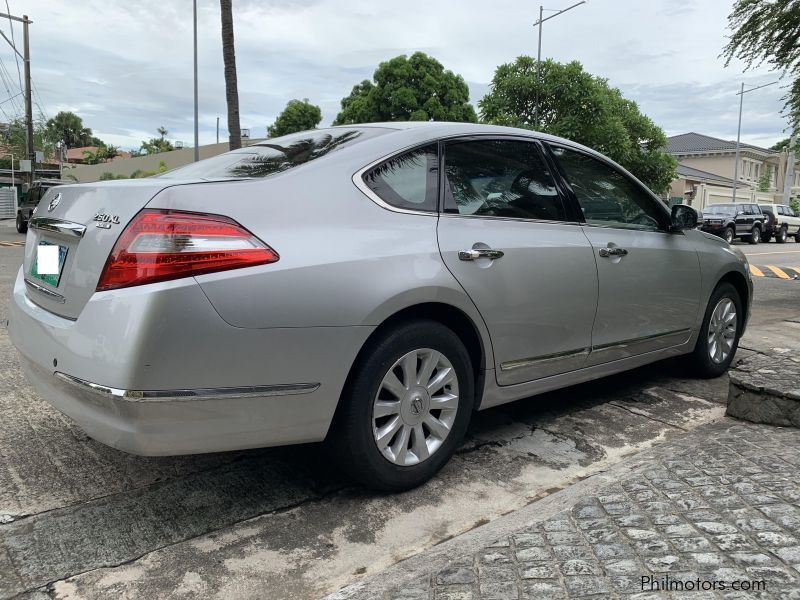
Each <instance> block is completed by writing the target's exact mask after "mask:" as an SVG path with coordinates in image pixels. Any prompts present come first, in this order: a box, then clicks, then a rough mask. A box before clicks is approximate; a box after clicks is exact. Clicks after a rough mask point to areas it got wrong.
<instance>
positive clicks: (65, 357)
mask: <svg viewBox="0 0 800 600" xmlns="http://www.w3.org/2000/svg"><path fill="white" fill-rule="evenodd" d="M696 225H697V214H696V212H695V211H694V210H693V209H692V208H691V207H689V206H684V205H678V206H675V207H673V208H672V211H671V213H670V211H669V210H668V209H667V207H666V206H665V205H664V204H663V202H662V201H660V200H659V199H658V198H657V197H656V196H654V195H653V194H652V193H651V192H650V191H649V190H648V189H647V188H646V187H645V186H643V185H642V184H641V183H640V182H639V181H638V180H636V179H635V178H634V177H633V176H631V175H630V174H629V173H628V172H627V171H625V170H624V169H622V168H621V167H620V166H619V165H617V164H615V163H613V162H612V161H610V160H608V159H607V158H605V157H603V156H602V155H600V154H598V153H597V152H594V151H592V150H590V149H588V148H585V147H583V146H580V145H578V144H575V143H573V142H570V141H567V140H564V139H559V138H554V137H550V136H546V135H542V134H537V133H535V132H530V131H523V130H518V129H511V128H504V127H491V126H484V125H469V124H455V123H387V124H372V125H359V126H343V127H334V128H330V129H321V130H314V131H308V132H304V133H298V134H293V135H289V136H285V137H282V138H276V139H270V140H267V141H265V142H263V143H258V144H256V145H252V146H248V147H246V148H243V149H241V150H236V151H233V152H229V153H227V154H223V155H221V156H217V157H214V158H211V159H208V160H205V161H201V162H198V163H194V164H191V165H189V166H186V167H182V168H179V169H176V170H174V171H171V172H168V173H165V174H163V175H161V176H159V177H153V178H150V179H144V180H134V181H112V182H101V183H92V184H82V185H69V186H60V187H58V188H55V189H52V190H50V191H49V192H48V193H47V195H46V196H45V197H44V198H43V199H42V201H41V203H40V204H39V206H38V209H37V212H36V214H35V215H34V216H33V218H32V219H31V221H30V229H29V232H28V237H27V242H26V247H25V262H24V265H23V267H22V268H21V269H20V271H19V274H18V276H17V280H16V284H15V286H14V291H13V301H12V303H11V305H12V308H11V318H10V324H9V328H10V334H11V338H12V340H13V342H14V344H15V345H16V347H17V349H18V350H19V353H20V355H21V357H22V364H23V365H24V368H25V370H26V372H27V375H28V377H29V379H30V381H31V383H32V384H33V385H34V386H35V388H36V389H37V390H38V392H39V393H40V394H41V396H42V397H43V398H44V399H46V400H47V401H49V402H50V403H52V404H53V406H55V407H56V408H57V409H59V410H60V411H62V412H63V413H65V414H66V415H68V416H69V417H71V418H72V419H73V420H74V421H76V422H77V423H78V424H79V425H80V426H81V427H82V428H83V429H85V430H86V432H87V433H88V434H89V435H91V436H92V437H94V438H96V439H97V440H100V441H101V442H104V443H106V444H108V445H110V446H113V447H115V448H119V449H121V450H125V451H127V452H132V453H136V454H143V455H167V454H185V453H199V452H215V451H221V450H234V449H242V448H254V447H260V446H270V445H280V444H293V443H301V442H318V441H323V440H325V441H326V443H327V444H329V445H330V448H331V449H332V452H333V454H334V455H335V456H336V457H338V459H339V463H340V464H341V466H342V468H343V469H345V470H346V471H347V472H349V473H350V474H351V475H352V476H353V477H355V478H357V479H358V480H360V481H362V482H364V483H366V484H368V485H370V486H373V487H375V488H380V489H387V490H401V489H406V488H409V487H412V486H415V485H419V484H420V483H422V482H424V481H425V480H426V479H428V478H429V477H431V476H432V475H433V474H434V473H435V472H436V471H437V470H438V469H439V468H441V467H442V466H443V465H444V464H445V462H446V461H447V460H448V459H449V458H450V456H451V455H452V454H453V452H454V450H455V449H456V448H457V446H458V444H459V442H460V441H461V439H462V438H463V436H464V433H465V431H466V428H467V425H468V423H469V420H470V417H471V415H472V413H473V411H476V410H481V409H485V408H488V407H491V406H496V405H498V404H502V403H505V402H510V401H514V400H519V399H521V398H527V397H530V396H533V395H536V394H539V393H542V392H545V391H548V390H553V389H556V388H561V387H565V386H569V385H573V384H576V383H579V382H583V381H587V380H590V379H595V378H598V377H603V376H605V375H609V374H612V373H617V372H620V371H624V370H627V369H631V368H634V367H638V366H640V365H644V364H646V363H650V362H653V361H657V360H661V359H664V358H667V357H671V356H676V355H685V360H686V363H687V365H688V366H689V367H690V368H692V369H693V370H694V372H695V373H697V374H698V375H700V376H706V377H713V376H717V375H720V374H722V373H723V372H724V371H725V370H726V369H727V368H728V366H729V365H730V363H731V360H732V358H733V356H734V353H735V352H736V348H737V344H738V341H739V338H740V336H741V334H742V332H743V331H744V327H745V324H746V321H747V317H748V314H749V310H750V305H751V297H752V282H751V280H750V276H749V272H748V268H747V262H746V260H745V258H744V256H743V255H742V254H741V253H740V252H738V251H737V250H736V249H735V248H732V247H731V246H729V245H728V244H727V243H726V242H725V241H724V240H721V239H719V238H717V237H714V236H710V235H707V234H704V233H702V232H700V231H698V230H697V229H696V228H695V227H696Z"/></svg>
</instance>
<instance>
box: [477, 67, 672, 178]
mask: <svg viewBox="0 0 800 600" xmlns="http://www.w3.org/2000/svg"><path fill="white" fill-rule="evenodd" d="M537 92H538V100H539V102H538V110H537V104H536V98H537ZM478 106H479V107H480V111H481V117H482V119H483V120H484V121H485V122H487V123H493V124H496V125H508V126H511V127H522V128H525V129H536V130H538V131H542V132H545V133H550V134H553V135H557V136H560V137H564V138H567V139H570V140H573V141H576V142H578V143H581V144H584V145H585V146H589V147H590V148H594V149H595V150H597V151H598V152H602V153H603V154H605V155H606V156H608V157H610V158H611V159H613V160H615V161H616V162H618V163H619V164H621V165H622V166H623V167H625V168H626V169H628V170H629V171H630V172H631V173H633V174H634V175H635V176H636V177H638V178H639V179H640V180H641V181H642V182H643V183H644V184H645V185H647V186H648V187H650V189H652V190H653V191H654V192H656V193H662V192H665V191H666V190H667V189H668V188H669V185H670V183H671V182H672V180H673V179H674V178H675V176H676V173H675V167H676V165H677V162H676V161H675V159H674V158H673V157H671V156H670V155H669V154H667V153H666V152H664V148H665V147H666V145H667V138H666V135H665V134H664V131H663V130H662V129H661V128H660V127H658V126H657V125H655V124H654V123H653V122H652V121H651V120H650V119H649V118H648V117H646V116H645V115H643V114H642V113H641V112H639V107H638V106H637V105H636V103H635V102H633V101H631V100H627V99H626V98H624V97H623V96H622V92H620V91H619V89H617V88H612V87H610V86H609V85H608V81H607V80H606V79H603V78H601V77H595V76H593V75H591V74H590V73H587V72H586V71H584V70H583V67H582V66H581V64H580V63H578V62H571V63H568V64H562V63H557V62H554V61H552V60H546V61H542V63H541V77H540V78H537V77H536V60H535V59H534V58H531V57H529V56H520V57H519V58H517V59H516V60H515V61H514V62H513V63H508V64H504V65H500V66H499V67H497V70H496V71H495V74H494V77H493V79H492V84H491V91H490V92H489V94H487V95H486V96H484V97H483V99H481V100H480V101H479V102H478Z"/></svg>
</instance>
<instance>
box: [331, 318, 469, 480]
mask: <svg viewBox="0 0 800 600" xmlns="http://www.w3.org/2000/svg"><path fill="white" fill-rule="evenodd" d="M423 348H430V349H432V350H436V351H438V352H440V353H441V354H442V355H444V356H445V357H446V359H447V360H448V361H449V362H450V364H451V365H452V366H453V369H454V370H455V373H456V377H457V384H458V396H459V401H458V408H457V410H456V414H455V418H454V421H453V423H452V426H451V429H450V432H449V434H447V436H446V437H444V440H443V441H442V442H441V445H440V446H439V447H438V449H437V450H435V451H434V452H433V453H432V454H431V455H430V456H429V457H428V458H427V459H425V460H423V461H421V462H419V463H417V464H414V465H411V466H401V465H398V464H396V463H394V462H391V461H390V460H389V459H388V458H386V457H385V456H384V455H383V454H382V452H381V450H380V449H379V448H378V445H377V443H376V441H375V438H374V435H373V403H374V401H375V399H376V397H377V395H378V393H379V391H380V386H381V382H382V381H383V378H384V376H385V375H387V373H388V372H389V370H390V369H391V367H392V365H394V363H395V362H396V361H397V360H398V359H400V358H401V357H403V356H404V355H405V354H407V353H409V352H411V351H413V350H417V349H423ZM360 356H361V358H360V359H359V361H358V363H357V364H356V365H355V366H354V368H353V372H352V373H351V375H350V377H349V378H348V383H347V385H346V386H345V389H344V391H343V392H342V397H341V399H340V401H339V408H338V409H337V414H336V417H335V419H334V423H333V425H332V427H331V433H330V435H329V436H328V439H327V444H328V446H329V447H330V448H331V450H332V452H333V455H334V456H335V457H336V460H337V462H338V464H339V466H340V468H341V469H342V470H343V471H345V472H346V473H347V474H348V475H350V476H351V477H352V478H353V479H355V480H357V481H359V482H360V483H362V484H364V485H365V486H367V487H369V488H372V489H376V490H381V491H392V492H399V491H403V490H408V489H411V488H414V487H417V486H418V485H421V484H423V483H425V482H426V481H427V480H429V479H430V478H431V477H433V476H434V475H435V474H436V473H437V472H438V471H439V469H441V468H442V467H443V466H444V465H445V464H446V463H447V461H448V460H450V457H451V456H452V455H453V453H454V452H455V450H456V449H457V448H458V445H459V444H460V443H461V440H462V439H463V437H464V434H465V433H466V431H467V426H468V425H469V421H470V418H471V416H472V410H473V404H474V398H475V391H474V387H475V383H474V382H475V377H474V371H473V369H472V363H471V361H470V357H469V354H468V352H467V350H466V348H465V347H464V344H463V343H462V342H461V340H460V338H459V337H458V336H457V335H456V334H455V333H453V331H452V330H450V329H449V328H447V327H445V326H444V325H442V324H441V323H438V322H436V321H431V320H416V321H411V322H408V323H404V324H400V325H398V326H396V327H394V328H392V329H390V330H388V331H386V332H385V333H384V334H383V335H381V336H380V337H378V338H377V339H375V340H372V341H370V343H369V346H368V347H366V348H365V349H364V351H363V352H362V353H361V355H360ZM439 416H441V413H439ZM428 433H430V432H428ZM414 435H416V434H414ZM393 439H395V438H393Z"/></svg>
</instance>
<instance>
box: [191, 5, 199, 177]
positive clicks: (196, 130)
mask: <svg viewBox="0 0 800 600" xmlns="http://www.w3.org/2000/svg"><path fill="white" fill-rule="evenodd" d="M192 5H193V8H194V162H197V161H198V160H200V126H199V124H198V109H197V0H193V2H192Z"/></svg>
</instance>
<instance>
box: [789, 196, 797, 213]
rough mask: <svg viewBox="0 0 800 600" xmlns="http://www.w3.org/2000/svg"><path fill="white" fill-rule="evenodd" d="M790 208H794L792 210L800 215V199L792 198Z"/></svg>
mask: <svg viewBox="0 0 800 600" xmlns="http://www.w3.org/2000/svg"><path fill="white" fill-rule="evenodd" d="M789 206H791V207H792V210H793V211H794V212H796V213H800V198H792V200H791V201H790V202H789Z"/></svg>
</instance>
